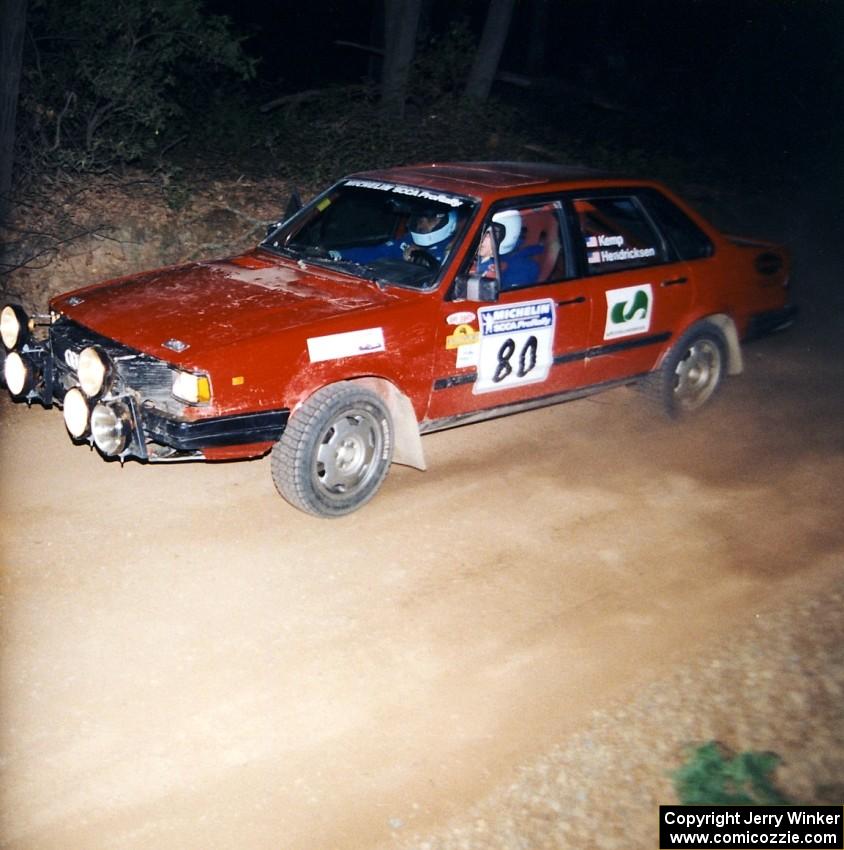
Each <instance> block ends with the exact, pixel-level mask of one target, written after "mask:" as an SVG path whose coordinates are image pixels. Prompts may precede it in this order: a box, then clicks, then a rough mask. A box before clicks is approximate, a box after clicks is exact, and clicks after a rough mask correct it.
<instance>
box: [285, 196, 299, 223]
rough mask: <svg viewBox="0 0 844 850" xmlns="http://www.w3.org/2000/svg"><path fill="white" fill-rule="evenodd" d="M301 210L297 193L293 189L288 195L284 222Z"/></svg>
mask: <svg viewBox="0 0 844 850" xmlns="http://www.w3.org/2000/svg"><path fill="white" fill-rule="evenodd" d="M300 209H302V199H301V198H300V197H299V193H298V192H297V191H296V189H294V190H293V191H292V192H291V193H290V200H288V202H287V209H286V210H285V211H284V220H285V221H287V220H288V219H290V218H293V216H294V215H296V213H297V212H299V210H300Z"/></svg>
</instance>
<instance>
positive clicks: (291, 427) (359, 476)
mask: <svg viewBox="0 0 844 850" xmlns="http://www.w3.org/2000/svg"><path fill="white" fill-rule="evenodd" d="M392 455H393V423H392V419H391V418H390V414H389V411H388V410H387V408H386V406H385V405H384V402H383V401H382V400H381V398H380V397H379V396H378V395H376V394H375V393H373V392H371V391H370V390H366V389H362V388H360V387H357V386H356V385H355V384H352V383H348V382H344V383H339V384H331V385H330V386H327V387H323V388H322V389H320V390H317V392H315V393H314V394H313V395H312V396H311V397H310V398H309V399H308V400H307V401H306V402H305V403H304V404H303V405H302V406H301V407H300V408H299V409H298V410H297V411H296V412H295V413H294V414H293V416H291V418H290V421H289V422H288V423H287V427H286V429H285V431H284V434H282V436H281V439H280V440H279V441H278V443H276V445H275V446H274V447H273V451H272V458H271V466H272V475H273V481H274V483H275V486H276V489H277V490H278V491H279V493H281V495H282V496H283V497H284V498H285V499H287V501H288V502H290V504H292V505H293V506H294V507H297V508H299V509H300V510H303V511H306V512H307V513H310V514H314V515H315V516H323V517H335V516H343V515H344V514H348V513H351V512H352V511H355V510H357V509H358V508H359V507H361V506H362V505H364V504H366V502H368V501H369V500H370V499H371V498H372V497H373V496H374V495H375V493H376V492H377V491H378V488H379V487H380V486H381V483H382V482H383V480H384V478H385V476H386V475H387V470H388V469H389V467H390V461H391V459H392Z"/></svg>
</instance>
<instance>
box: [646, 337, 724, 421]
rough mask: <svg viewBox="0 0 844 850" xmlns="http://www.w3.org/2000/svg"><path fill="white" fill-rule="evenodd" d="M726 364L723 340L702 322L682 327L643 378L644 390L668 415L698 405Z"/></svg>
mask: <svg viewBox="0 0 844 850" xmlns="http://www.w3.org/2000/svg"><path fill="white" fill-rule="evenodd" d="M726 368H727V343H726V341H725V339H724V335H723V334H722V333H721V331H720V329H719V328H717V327H716V326H715V325H713V324H710V323H709V322H705V323H703V324H700V325H697V326H696V327H693V328H691V329H689V330H688V331H686V333H685V334H683V336H682V337H680V339H679V340H678V342H677V343H676V344H675V345H674V347H673V348H672V349H671V350H670V351H669V352H668V354H667V355H666V357H665V360H664V361H663V363H662V365H661V366H660V367H659V368H658V369H657V370H656V371H655V372H653V373H651V375H649V376H648V378H647V379H646V389H647V390H648V394H649V395H650V396H651V397H652V398H654V399H655V400H656V401H657V402H658V403H659V404H660V405H661V406H662V408H663V410H664V411H665V413H666V414H667V415H668V416H670V417H672V418H679V417H682V416H686V415H688V414H690V413H694V412H695V411H697V410H699V409H700V408H702V407H703V406H704V405H705V404H706V403H707V402H709V401H710V400H711V399H712V397H713V396H714V395H715V394H716V393H717V392H718V389H719V388H720V386H721V383H722V381H723V378H724V374H725V372H726Z"/></svg>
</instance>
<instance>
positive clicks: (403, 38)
mask: <svg viewBox="0 0 844 850" xmlns="http://www.w3.org/2000/svg"><path fill="white" fill-rule="evenodd" d="M420 7H421V0H386V4H385V17H384V65H383V70H382V73H381V105H382V107H383V110H384V112H385V114H387V115H389V116H390V117H392V118H401V117H402V116H403V115H404V102H405V97H406V93H407V78H408V75H409V73H410V64H411V62H413V53H414V50H415V48H416V30H417V28H418V26H419V9H420Z"/></svg>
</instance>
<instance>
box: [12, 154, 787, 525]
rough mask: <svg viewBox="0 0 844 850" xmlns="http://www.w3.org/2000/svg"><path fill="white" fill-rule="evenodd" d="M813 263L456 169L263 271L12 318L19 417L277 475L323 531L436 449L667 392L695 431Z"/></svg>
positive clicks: (98, 296) (135, 289)
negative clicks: (24, 409) (522, 413)
mask: <svg viewBox="0 0 844 850" xmlns="http://www.w3.org/2000/svg"><path fill="white" fill-rule="evenodd" d="M789 296H790V292H789V257H788V255H787V253H786V252H785V251H784V250H783V249H782V248H781V247H778V246H775V245H771V244H767V243H762V242H757V241H751V240H746V239H738V238H734V237H727V236H724V235H722V234H720V233H719V232H718V231H716V230H715V229H714V228H713V227H712V226H711V225H709V224H708V223H707V222H705V221H704V220H702V219H701V218H700V217H699V216H698V215H697V214H696V213H695V212H693V211H692V210H691V209H689V208H688V207H687V206H686V205H685V204H684V203H683V202H682V201H680V200H679V199H678V198H677V197H675V196H674V195H673V194H672V193H671V192H669V191H668V190H667V189H665V188H664V187H662V186H661V185H659V184H657V183H655V182H652V181H646V180H628V179H618V178H613V177H609V176H606V175H602V174H599V173H596V172H593V171H591V170H588V169H579V168H566V167H562V166H552V165H538V164H527V163H451V164H433V165H424V166H413V167H410V166H409V167H403V168H393V169H389V170H384V171H376V172H368V173H364V174H357V175H353V176H351V177H347V178H345V179H343V180H341V181H340V182H338V183H337V184H336V185H334V186H332V187H331V188H330V189H328V190H327V191H326V192H324V193H323V194H321V195H319V197H317V198H315V199H314V200H313V201H311V203H309V204H308V205H307V206H305V207H302V208H300V209H298V210H296V211H295V212H292V214H291V215H289V216H288V217H287V219H286V220H285V221H283V222H279V223H277V224H275V225H272V226H271V227H270V228H269V230H268V234H267V237H266V239H265V240H264V241H263V242H262V243H261V244H260V245H259V246H258V247H257V248H255V249H254V250H251V251H248V252H246V253H244V254H241V255H238V256H235V257H230V258H228V259H223V260H214V261H210V262H195V263H190V264H187V265H180V266H176V267H171V268H165V269H158V270H156V271H152V272H147V273H143V274H138V275H132V276H129V277H124V278H119V279H116V280H111V281H107V282H104V283H99V284H95V285H93V286H88V287H86V288H84V289H78V290H76V291H73V292H69V293H66V294H64V295H60V296H58V297H56V298H54V299H53V300H52V301H51V302H50V313H49V315H45V316H35V317H30V316H28V315H27V314H26V313H25V311H24V310H23V309H22V308H21V307H20V306H19V305H16V304H7V305H5V306H4V307H3V308H2V312H0V335H1V336H2V340H3V347H2V349H0V358H2V359H3V361H4V362H3V375H4V380H5V383H6V386H7V388H8V389H9V391H10V392H11V394H12V396H14V397H15V398H16V399H19V400H27V401H38V402H40V403H42V404H44V405H46V406H50V405H52V404H53V403H57V404H59V405H61V406H62V408H63V411H64V420H65V424H66V426H67V429H68V431H69V432H70V435H71V437H72V438H73V439H74V440H76V441H78V442H82V441H85V440H87V441H90V442H93V444H94V445H95V446H96V447H97V448H98V449H99V450H100V452H102V453H103V454H104V455H106V456H116V457H119V458H120V459H121V460H124V459H126V458H137V459H140V460H145V461H176V460H195V459H204V460H222V459H231V458H249V457H256V456H260V455H263V454H265V453H267V452H270V453H271V456H272V458H271V468H272V475H273V479H274V481H275V484H276V486H277V488H278V490H279V492H280V493H281V495H282V496H284V498H286V499H287V500H288V501H289V502H291V503H292V504H293V505H295V506H296V507H298V508H301V509H302V510H305V511H308V512H310V513H312V514H315V515H318V516H329V517H330V516H340V515H343V514H346V513H349V512H351V511H353V510H355V509H356V508H358V507H360V506H361V505H362V504H364V503H365V502H367V501H368V500H369V499H370V498H372V496H373V495H374V494H375V492H376V491H377V490H378V488H379V486H380V485H381V482H382V481H383V479H384V477H385V475H386V474H387V470H388V468H389V466H390V463H391V462H395V463H402V464H408V465H411V466H414V467H418V468H419V469H424V468H425V458H424V453H423V447H422V441H421V439H420V436H421V435H422V434H424V433H426V432H429V431H435V430H439V429H442V428H448V427H452V426H455V425H460V424H463V423H467V422H472V421H477V420H480V419H485V418H488V417H492V416H498V415H501V414H504V413H511V412H514V411H517V410H526V409H529V408H533V407H538V406H541V405H547V404H553V403H556V402H560V401H566V400H569V399H573V398H578V397H582V396H585V395H587V394H591V393H595V392H598V391H601V390H604V389H608V388H611V387H615V386H618V385H620V384H628V383H632V382H636V381H639V382H645V383H646V384H647V387H648V389H649V390H650V394H651V395H652V396H654V397H656V398H657V399H658V400H659V402H660V403H661V405H662V407H663V408H664V410H665V411H666V412H667V413H668V414H669V415H672V416H677V415H682V414H686V413H689V412H692V411H694V410H696V409H698V408H700V407H701V406H702V405H704V404H705V403H706V402H707V401H709V399H710V398H711V397H712V396H713V395H714V393H715V392H716V390H717V389H718V386H719V384H720V383H721V381H722V380H723V378H724V377H725V376H726V375H727V374H736V373H738V372H740V371H741V370H742V351H741V346H740V343H741V342H742V341H743V340H745V339H747V338H749V337H751V336H754V335H758V334H761V333H764V332H769V331H773V330H776V329H779V328H781V327H785V326H787V325H788V324H790V323H791V321H792V320H793V317H794V314H795V308H794V306H793V305H792V304H791V302H790V297H789Z"/></svg>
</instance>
